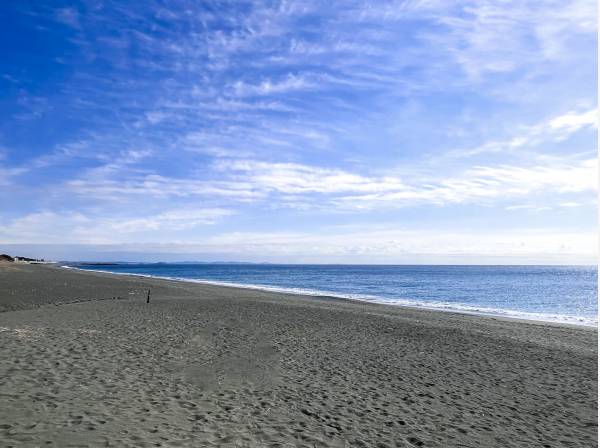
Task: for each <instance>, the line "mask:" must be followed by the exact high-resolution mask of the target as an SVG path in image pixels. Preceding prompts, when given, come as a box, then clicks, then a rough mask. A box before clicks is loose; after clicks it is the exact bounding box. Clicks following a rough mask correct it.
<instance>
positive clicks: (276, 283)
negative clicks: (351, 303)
mask: <svg viewBox="0 0 600 448" xmlns="http://www.w3.org/2000/svg"><path fill="white" fill-rule="evenodd" d="M68 266H70V267H76V268H79V269H86V270H96V271H106V272H113V273H118V274H136V275H144V276H152V277H162V278H169V279H179V280H187V281H193V282H205V283H212V284H219V285H231V286H242V287H247V288H257V289H264V290H269V291H281V292H292V293H299V294H309V295H322V296H336V297H344V298H351V299H358V300H365V301H369V302H379V303H386V304H393V305H408V306H416V307H422V308H429V309H438V310H445V311H454V312H462V313H474V314H484V315H492V316H505V317H516V318H522V319H530V320H539V321H549V322H563V323H572V324H578V325H587V326H597V325H598V320H597V313H598V284H597V267H596V266H459V265H454V266H424V265H414V266H408V265H398V266H387V265H386V266H381V265H380V266H376V265H274V264H229V263H215V264H210V263H114V264H104V263H101V264H89V263H69V264H68Z"/></svg>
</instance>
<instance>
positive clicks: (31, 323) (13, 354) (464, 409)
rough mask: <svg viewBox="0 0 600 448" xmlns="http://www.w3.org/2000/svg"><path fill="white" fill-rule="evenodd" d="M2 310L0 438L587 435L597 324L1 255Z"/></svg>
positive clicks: (230, 442)
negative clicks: (12, 260) (88, 268)
mask: <svg viewBox="0 0 600 448" xmlns="http://www.w3.org/2000/svg"><path fill="white" fill-rule="evenodd" d="M148 289H151V290H152V298H151V302H150V303H149V304H146V303H145V302H146V300H145V299H146V291H147V290H148ZM0 310H2V311H3V312H1V313H0V341H1V342H0V396H1V403H2V405H1V406H0V446H2V447H12V446H14V447H38V446H40V447H42V446H43V447H87V446H90V447H109V446H114V447H158V446H162V447H172V446H182V447H187V446H196V447H311V448H312V447H350V446H352V447H354V446H357V447H473V448H477V447H586V448H589V447H593V446H596V445H597V429H598V428H597V331H596V330H595V329H590V328H583V327H572V326H571V327H569V326H566V325H550V324H544V323H536V322H524V321H515V320H507V319H496V318H490V317H480V316H469V315H461V314H454V313H443V312H435V311H427V310H419V309H412V308H403V307H393V306H386V305H379V304H370V303H361V302H354V301H348V300H340V299H333V298H323V297H310V296H296V295H290V294H280V293H272V292H262V291H257V290H249V289H240V288H229V287H220V286H211V285H202V284H194V283H187V282H176V281H167V280H160V279H150V278H140V277H132V276H117V275H111V274H103V273H92V272H81V271H75V270H68V269H64V268H60V267H53V266H42V265H17V264H9V263H5V264H3V265H2V266H0Z"/></svg>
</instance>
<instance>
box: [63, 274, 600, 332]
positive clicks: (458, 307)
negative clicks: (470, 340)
mask: <svg viewBox="0 0 600 448" xmlns="http://www.w3.org/2000/svg"><path fill="white" fill-rule="evenodd" d="M62 267H63V268H67V269H77V270H80V271H88V272H90V271H92V272H103V273H106V274H114V275H127V276H137V277H147V278H156V279H163V280H174V281H181V282H189V283H200V284H205V285H215V286H225V287H230V288H242V289H253V290H259V291H269V292H279V293H285V294H298V295H306V296H313V297H335V298H340V299H348V300H357V301H362V302H370V303H380V304H384V305H395V306H406V307H414V308H422V309H428V310H433V311H445V312H451V313H461V314H473V315H479V316H491V317H505V318H510V319H522V320H530V321H536V322H553V323H561V324H571V325H583V326H587V327H597V326H598V320H597V318H591V317H582V316H573V315H564V314H548V313H531V312H526V311H519V310H511V309H502V308H488V307H477V306H472V305H463V304H459V303H451V302H443V301H427V302H425V301H418V300H410V299H403V298H385V297H378V296H373V295H368V294H342V293H339V292H333V291H324V290H315V289H308V288H286V287H282V286H270V285H258V284H251V283H236V282H222V281H216V280H204V279H192V278H183V277H168V276H159V275H150V274H137V273H131V272H112V271H106V270H100V269H81V268H77V267H74V266H62Z"/></svg>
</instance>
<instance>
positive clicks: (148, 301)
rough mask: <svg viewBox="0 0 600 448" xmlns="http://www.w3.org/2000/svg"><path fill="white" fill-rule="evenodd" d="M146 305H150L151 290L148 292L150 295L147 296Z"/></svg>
mask: <svg viewBox="0 0 600 448" xmlns="http://www.w3.org/2000/svg"><path fill="white" fill-rule="evenodd" d="M146 303H150V290H148V295H147V296H146Z"/></svg>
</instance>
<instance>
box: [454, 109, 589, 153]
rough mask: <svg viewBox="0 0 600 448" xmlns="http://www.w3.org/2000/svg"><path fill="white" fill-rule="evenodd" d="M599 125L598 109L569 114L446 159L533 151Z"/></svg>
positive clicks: (458, 151) (527, 127)
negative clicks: (526, 150)
mask: <svg viewBox="0 0 600 448" xmlns="http://www.w3.org/2000/svg"><path fill="white" fill-rule="evenodd" d="M597 124H598V111H597V110H596V109H592V110H588V111H585V112H567V113H566V114H563V115H558V116H555V117H552V118H550V119H548V120H546V121H544V122H542V123H539V124H536V125H533V126H525V127H523V128H522V130H521V132H520V133H518V134H517V135H515V136H513V137H511V138H509V139H507V140H499V141H491V142H487V143H485V144H483V145H480V146H478V147H476V148H473V149H467V150H457V151H450V152H448V153H447V154H446V155H445V157H471V156H475V155H479V154H485V153H498V152H510V151H516V150H520V149H524V148H525V149H531V148H532V147H535V146H538V145H540V144H541V143H543V142H548V141H562V140H565V139H567V138H568V137H570V136H571V135H572V134H574V133H576V132H578V131H580V130H583V129H588V128H593V127H597Z"/></svg>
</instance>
